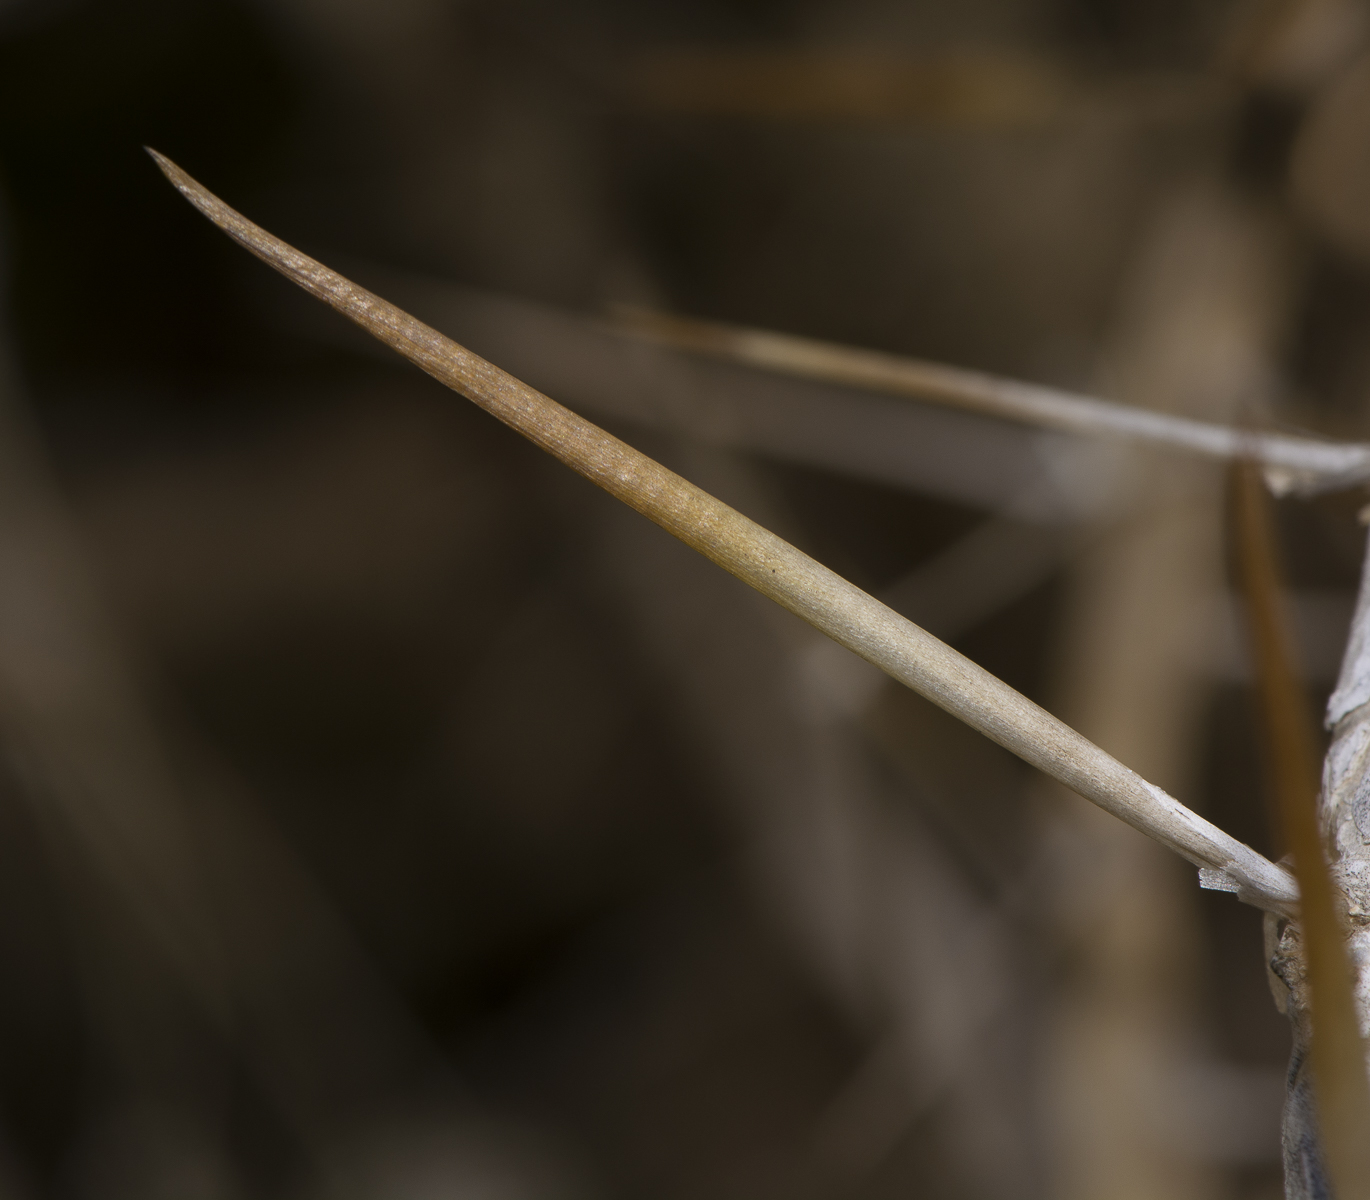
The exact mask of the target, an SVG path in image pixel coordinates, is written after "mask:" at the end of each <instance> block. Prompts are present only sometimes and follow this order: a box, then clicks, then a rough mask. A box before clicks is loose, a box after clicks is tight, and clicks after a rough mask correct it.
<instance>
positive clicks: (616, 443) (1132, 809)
mask: <svg viewBox="0 0 1370 1200" xmlns="http://www.w3.org/2000/svg"><path fill="white" fill-rule="evenodd" d="M151 153H152V154H153V156H154V157H155V158H156V160H157V163H158V165H159V166H160V167H161V168H162V170H163V172H164V173H165V174H166V176H167V178H168V179H170V180H171V182H172V183H173V184H174V185H175V186H176V187H177V188H178V189H179V190H180V192H181V193H182V195H184V196H185V197H186V199H188V200H189V201H190V202H191V203H192V204H193V205H195V207H196V208H198V209H199V210H200V211H201V212H202V213H203V214H204V215H205V216H206V217H208V218H209V219H210V220H211V221H213V222H214V223H215V224H216V225H218V226H219V228H220V229H222V230H223V231H224V232H225V233H227V234H228V235H229V236H230V237H232V238H233V239H234V240H235V241H237V242H238V243H239V244H240V245H242V246H243V247H244V248H245V249H247V250H249V251H251V252H252V253H253V254H255V255H256V256H257V257H258V258H260V259H262V260H263V261H264V262H266V263H268V264H270V265H271V266H273V267H275V268H276V269H277V270H278V271H280V272H281V273H282V274H284V275H286V276H287V277H288V278H290V279H292V280H293V281H294V282H296V283H297V284H299V285H300V286H301V287H302V288H304V289H305V290H306V291H308V292H309V293H311V294H312V295H314V296H316V297H317V298H319V299H320V300H323V301H324V302H325V303H327V304H329V305H331V306H332V307H333V308H335V309H337V310H338V311H339V312H341V313H343V314H344V315H346V316H347V317H349V318H351V319H352V320H353V321H355V322H357V323H358V324H359V325H361V326H362V327H363V328H364V329H366V330H368V331H369V332H370V333H372V334H374V335H375V336H376V337H378V338H380V339H381V341H383V342H385V343H386V344H387V345H389V346H391V347H392V348H393V349H395V350H397V351H398V352H399V353H400V354H402V355H404V356H405V357H406V358H408V359H409V360H410V361H411V362H413V363H414V364H416V365H417V366H419V367H421V368H422V369H423V370H424V371H426V372H428V374H430V375H432V376H433V377H434V378H435V379H438V380H439V381H441V382H442V383H444V384H446V385H447V386H448V387H450V388H452V389H453V390H455V391H457V392H460V393H461V394H462V395H464V396H466V397H467V398H468V399H470V400H472V401H474V402H475V403H476V404H478V405H479V406H480V407H481V408H483V409H485V410H486V411H487V412H489V413H491V414H492V415H493V416H495V417H498V418H499V419H500V420H501V421H503V422H504V423H505V424H507V425H509V426H511V427H512V428H514V429H516V430H518V431H519V432H520V433H522V434H523V435H524V436H525V437H527V438H529V439H530V440H531V441H533V442H534V443H536V444H537V445H538V446H541V447H542V448H543V449H544V450H546V451H547V452H548V453H549V454H551V455H553V456H554V457H555V458H557V459H559V460H560V461H562V462H563V463H565V464H566V465H567V466H569V467H571V468H573V469H574V470H576V471H577V472H579V473H580V474H581V475H583V476H585V477H586V478H587V479H589V480H591V481H592V482H593V483H596V484H598V485H599V486H600V487H602V488H604V490H605V491H607V492H609V493H610V494H611V495H613V496H615V497H617V498H618V499H619V500H622V501H623V502H624V503H625V504H627V505H628V506H629V507H631V508H633V509H635V510H637V511H638V512H640V513H641V514H642V515H643V516H645V517H647V518H649V519H650V520H652V521H654V522H655V523H656V524H658V525H660V526H661V527H662V528H663V529H665V530H667V531H668V532H669V533H671V534H673V535H674V536H676V537H677V538H679V539H680V540H681V541H683V542H684V543H685V544H686V545H688V546H691V547H692V548H693V549H695V550H697V551H699V552H700V553H701V554H703V555H705V556H706V557H707V558H709V559H711V560H712V561H713V562H715V563H717V564H718V565H719V566H721V567H723V568H724V569H725V570H727V571H729V572H730V573H732V574H733V575H735V576H737V578H739V579H741V580H742V581H743V582H744V583H747V584H749V585H750V586H751V587H754V588H755V589H756V590H757V591H759V592H761V593H762V594H763V595H764V596H767V597H769V598H770V599H772V600H774V601H775V602H776V603H777V604H780V605H781V606H783V607H784V608H786V609H788V610H789V611H790V612H793V613H795V614H796V615H797V616H799V617H801V618H802V619H804V620H805V621H808V622H809V623H810V624H811V625H813V626H814V627H815V628H816V629H818V630H820V631H821V632H822V633H825V634H827V636H829V637H831V638H832V639H833V640H834V641H836V642H838V643H840V644H841V645H843V646H845V647H847V648H848V649H849V650H852V651H854V652H855V653H857V654H859V655H860V656H861V657H862V658H864V659H866V660H867V661H869V662H871V663H873V664H875V665H876V666H877V667H879V668H880V669H881V670H883V671H885V672H886V673H887V674H889V675H890V676H892V677H893V678H894V679H897V680H898V681H899V682H900V683H903V684H904V685H906V686H907V687H910V688H912V689H913V690H914V691H916V692H918V693H920V694H921V695H923V696H926V697H927V698H928V699H929V700H931V701H932V702H933V703H935V704H937V705H940V706H941V707H942V708H944V709H946V710H947V711H948V712H950V713H952V714H954V715H955V716H957V717H959V718H960V719H961V720H963V721H965V722H966V723H967V724H969V725H971V726H972V727H973V728H975V729H978V730H979V731H980V732H981V733H983V734H985V736H986V737H989V738H991V739H992V740H994V741H996V742H998V743H999V744H1000V745H1001V746H1004V747H1005V748H1006V749H1008V750H1010V751H1012V752H1013V753H1014V754H1017V755H1019V756H1020V757H1021V758H1023V759H1024V760H1026V761H1027V762H1029V763H1031V764H1032V765H1033V766H1036V767H1038V768H1039V769H1041V770H1042V771H1044V772H1046V773H1047V774H1049V775H1051V776H1052V777H1054V778H1055V779H1058V780H1060V781H1061V782H1062V783H1063V784H1065V785H1066V786H1067V787H1069V788H1071V789H1072V790H1074V791H1076V792H1078V793H1079V794H1080V795H1082V796H1084V797H1085V798H1086V799H1088V800H1091V801H1093V802H1094V803H1095V804H1097V805H1099V806H1100V807H1101V808H1104V809H1105V810H1107V811H1108V812H1111V813H1113V814H1114V815H1115V816H1117V817H1119V818H1121V819H1122V820H1124V821H1127V822H1128V823H1129V824H1131V825H1133V826H1135V827H1136V828H1137V829H1139V830H1141V831H1142V832H1143V833H1145V834H1147V835H1149V836H1150V837H1153V838H1155V839H1156V840H1157V841H1159V842H1161V843H1162V844H1164V845H1167V846H1169V847H1170V848H1171V849H1173V850H1175V851H1177V852H1178V853H1180V854H1182V855H1183V856H1184V857H1185V858H1187V859H1189V861H1190V862H1192V863H1195V864H1196V865H1198V866H1200V867H1201V868H1207V869H1208V870H1210V871H1216V872H1220V873H1221V874H1220V876H1219V878H1220V879H1225V880H1230V881H1231V882H1230V890H1235V891H1237V892H1238V893H1239V894H1240V895H1241V896H1242V897H1243V898H1244V899H1246V900H1248V901H1250V902H1251V903H1253V904H1258V905H1260V906H1262V907H1265V908H1268V909H1271V910H1274V911H1278V912H1282V913H1291V914H1292V912H1293V911H1294V910H1295V907H1296V905H1297V898H1298V890H1297V886H1296V885H1295V883H1294V880H1293V878H1292V877H1291V876H1290V875H1289V873H1288V872H1287V871H1285V870H1284V869H1283V868H1282V867H1278V866H1276V865H1275V864H1274V863H1272V862H1270V861H1269V860H1268V859H1266V858H1263V857H1262V856H1261V855H1259V854H1257V853H1256V852H1255V851H1254V850H1252V849H1251V848H1250V847H1249V846H1245V845H1243V844H1242V843H1241V842H1238V841H1237V840H1236V839H1235V838H1232V837H1230V836H1229V835H1227V834H1226V833H1224V832H1223V831H1222V830H1220V829H1218V828H1217V827H1216V826H1214V825H1212V824H1210V823H1209V822H1207V821H1205V820H1203V818H1201V817H1199V816H1197V815H1196V814H1195V813H1192V812H1190V810H1189V809H1187V808H1185V807H1184V806H1183V805H1182V804H1180V803H1178V802H1177V801H1176V800H1174V799H1173V798H1172V797H1170V796H1168V795H1167V794H1166V793H1165V792H1163V791H1161V789H1160V788H1157V787H1155V786H1153V785H1152V784H1149V783H1147V782H1146V781H1145V780H1144V779H1142V778H1141V777H1140V776H1138V775H1137V774H1136V773H1135V772H1133V771H1131V770H1129V769H1128V768H1127V767H1125V766H1123V765H1122V764H1121V763H1120V762H1118V761H1117V760H1116V759H1115V758H1113V757H1112V756H1111V755H1109V754H1106V753H1105V752H1104V751H1103V750H1101V749H1100V748H1099V747H1098V746H1095V745H1094V744H1093V743H1092V742H1090V741H1089V740H1088V739H1086V738H1084V737H1082V736H1081V735H1080V734H1078V733H1076V732H1075V731H1074V730H1073V729H1071V728H1070V727H1069V726H1067V725H1066V724H1064V723H1063V722H1062V721H1059V720H1057V719H1056V718H1055V717H1053V716H1052V715H1051V714H1050V713H1048V712H1046V711H1045V710H1044V709H1042V708H1040V707H1039V706H1037V705H1036V704H1033V703H1032V702H1031V701H1030V700H1028V699H1027V698H1026V697H1024V696H1022V695H1020V694H1019V693H1018V692H1016V691H1014V690H1013V689H1012V688H1011V687H1009V686H1008V685H1007V684H1005V683H1003V682H1002V681H1001V680H999V679H996V678H995V677H994V676H993V675H991V674H989V672H987V671H985V670H983V669H982V668H980V667H978V666H976V664H975V663H973V662H971V661H970V660H969V659H967V658H966V657H964V656H963V655H961V654H958V653H957V652H956V651H955V650H953V649H951V647H949V646H947V645H945V644H944V643H942V642H940V641H938V640H937V639H936V638H935V637H933V636H932V635H931V634H929V633H927V632H926V631H925V630H922V629H920V628H919V627H918V626H917V625H914V624H913V623H912V622H910V621H908V620H906V619H905V618H903V617H901V616H900V615H899V614H898V613H896V612H894V611H893V610H892V609H890V608H887V607H886V606H885V605H883V604H881V603H880V602H879V601H878V600H876V599H875V598H874V597H872V596H869V595H867V594H866V593H865V592H863V591H861V589H860V588H858V587H855V586H854V585H853V584H851V583H848V582H847V581H846V580H845V579H843V578H842V577H841V576H840V575H837V574H835V573H834V572H832V571H830V570H828V569H827V568H826V567H824V566H822V565H821V564H820V563H817V562H815V561H814V560H813V559H811V558H809V557H808V556H807V555H806V554H803V553H802V552H800V551H799V550H797V549H795V548H794V547H793V546H791V545H790V544H789V543H787V542H785V541H783V540H782V539H780V538H778V537H776V536H775V535H774V534H772V533H771V532H769V531H768V530H766V529H763V528H762V527H761V526H760V525H757V524H756V523H755V522H754V521H751V520H749V519H748V518H746V517H744V516H743V515H742V514H741V513H739V512H736V511H735V510H734V509H731V508H729V507H728V506H727V505H726V504H723V503H722V502H721V501H719V500H716V499H715V498H714V497H712V496H710V495H709V494H708V493H707V492H704V491H701V490H700V489H699V488H697V487H695V486H694V485H693V484H691V483H689V482H687V481H686V480H684V479H682V478H681V477H680V476H678V475H676V474H674V473H673V472H671V471H668V470H667V469H666V468H665V467H663V466H661V465H660V464H659V463H657V462H654V461H653V460H652V459H650V458H648V457H647V456H646V455H644V454H641V453H639V452H638V451H637V450H634V449H633V448H632V447H631V446H629V445H627V444H626V443H624V442H622V441H620V440H619V439H618V438H615V437H613V436H612V435H610V434H608V433H605V432H604V430H602V429H600V428H599V427H598V426H596V425H593V424H592V423H591V422H589V421H587V420H585V419H584V418H582V417H579V416H577V415H576V414H575V413H573V412H571V411H569V410H568V409H566V408H563V407H562V406H561V405H560V404H557V403H556V402H555V401H553V400H550V399H548V398H547V397H546V396H544V395H542V394H541V393H540V392H537V391H535V390H534V389H533V388H531V387H529V386H528V385H527V384H524V383H521V382H520V381H519V380H517V379H515V378H514V377H513V376H511V375H509V374H507V373H506V372H504V371H501V370H500V369H499V368H498V367H496V366H493V365H492V364H491V363H488V362H486V361H485V360H484V359H481V358H479V357H477V356H476V355H474V354H472V353H471V352H470V351H469V350H466V349H464V348H463V347H461V346H459V345H457V344H456V343H455V342H453V341H452V340H451V339H449V338H446V337H444V336H443V335H442V334H440V333H438V332H437V331H436V330H434V329H431V328H429V327H428V326H427V325H424V324H423V323H422V322H420V321H418V320H416V319H415V318H413V317H411V316H410V315H409V314H407V313H405V312H403V311H401V310H400V309H398V308H396V307H395V306H394V305H393V304H391V303H389V302H388V301H386V300H382V299H381V298H380V297H379V296H376V295H373V294H372V293H370V292H368V291H366V290H365V289H363V288H360V287H358V286H357V285H356V284H354V283H351V282H350V281H348V280H347V279H344V278H343V277H342V276H340V275H338V274H337V273H336V272H333V271H330V270H329V269H328V268H327V267H325V266H323V265H322V264H321V263H318V262H316V261H315V260H314V259H312V258H309V257H308V256H306V255H304V254H301V253H300V252H299V251H298V250H295V249H294V248H292V247H291V246H288V245H286V244H285V243H284V242H282V241H281V240H280V239H279V238H276V237H273V236H272V235H271V234H269V233H267V232H266V231H265V230H264V229H261V228H260V227H258V226H256V225H254V224H252V222H250V221H248V220H247V219H246V218H244V217H243V216H242V215H241V214H239V213H237V212H235V211H234V210H233V209H231V208H229V207H228V206H227V205H226V204H224V203H223V201H221V200H220V199H218V197H216V196H214V195H213V194H212V193H210V192H208V191H206V190H205V189H204V188H203V187H201V186H200V184H198V183H196V182H195V180H193V179H191V178H190V177H189V176H188V175H186V173H185V172H184V171H182V170H181V169H180V168H179V167H177V166H176V165H175V164H174V163H172V162H170V161H169V160H167V159H166V158H164V157H163V156H161V155H159V154H157V153H156V152H155V151H151Z"/></svg>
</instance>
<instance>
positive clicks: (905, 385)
mask: <svg viewBox="0 0 1370 1200" xmlns="http://www.w3.org/2000/svg"><path fill="white" fill-rule="evenodd" d="M618 315H619V317H620V322H621V327H622V328H623V329H625V330H627V331H629V332H632V333H634V334H636V335H638V336H641V337H644V338H647V339H650V340H652V341H656V342H660V343H664V344H666V345H669V346H675V347H678V348H682V349H687V350H694V351H697V352H699V353H703V354H710V355H714V356H716V357H720V358H726V359H729V360H732V361H735V362H742V363H747V364H749V365H751V366H754V367H760V368H763V369H765V370H768V371H777V372H782V373H784V374H788V375H795V376H799V377H801V378H806V379H822V380H825V381H827V382H829V383H840V384H846V385H848V386H852V387H860V388H866V389H869V390H871V391H877V392H887V393H893V394H896V395H903V396H912V397H916V398H918V399H920V400H931V401H933V402H935V403H938V404H945V405H948V406H950V407H954V408H962V409H967V410H969V411H971V412H979V413H986V414H988V415H990V416H996V417H1005V418H1008V419H1009V420H1013V421H1022V422H1026V423H1028V424H1032V425H1039V426H1043V427H1045V428H1048V429H1058V430H1062V431H1064V432H1067V433H1075V434H1082V435H1086V436H1092V437H1104V436H1106V437H1122V438H1130V439H1134V440H1137V441H1142V442H1151V443H1154V444H1156V445H1161V446H1168V447H1170V448H1172V449H1179V450H1187V451H1190V452H1193V453H1196V454H1202V455H1206V456H1208V457H1211V458H1219V459H1238V458H1243V457H1248V458H1250V457H1254V458H1256V459H1257V460H1259V461H1260V462H1261V464H1262V465H1263V466H1264V467H1265V468H1266V472H1267V476H1268V478H1269V481H1270V483H1271V485H1272V486H1273V487H1275V489H1276V490H1277V491H1281V492H1284V491H1292V492H1297V493H1299V494H1301V495H1311V494H1316V493H1318V492H1322V491H1328V490H1331V489H1333V488H1337V487H1343V486H1347V485H1349V484H1351V483H1356V482H1359V481H1361V480H1363V479H1367V478H1370V446H1367V445H1361V444H1354V443H1335V442H1320V441H1314V440H1313V439H1311V438H1299V437H1288V436H1285V435H1281V434H1270V433H1251V432H1245V431H1242V430H1239V429H1233V428H1231V427H1229V426H1226V425H1217V424H1213V423H1210V422H1207V421H1196V420H1193V419H1191V418H1188V417H1180V416H1174V415H1172V414H1169V413H1161V412H1153V411H1151V410H1149V409H1144V408H1134V407H1132V406H1130V405H1126V404H1113V403H1109V402H1108V401H1105V400H1096V399H1093V398H1091V397H1088V396H1077V395H1074V394H1072V393H1070V392H1063V391H1058V390H1057V389H1055V388H1047V387H1039V386H1038V385H1036V384H1031V383H1022V382H1019V381H1018V380H1014V379H1003V378H999V377H997V376H994V375H985V374H981V373H980V372H978V371H967V370H964V369H962V368H960V367H948V366H944V365H942V364H940V363H930V362H921V361H919V360H917V359H910V358H900V357H897V356H895V355H892V354H882V353H879V352H877V351H874V350H858V349H854V348H852V347H849V346H839V345H835V344H833V343H830V342H819V341H813V340H810V339H808V338H800V337H793V336H791V335H788V334H781V333H771V332H768V331H765V330H759V329H743V328H738V327H735V326H730V325H722V324H718V323H715V322H712V321H697V320H692V319H688V318H683V317H675V316H668V315H665V314H660V313H650V312H645V311H642V310H639V309H620V310H618Z"/></svg>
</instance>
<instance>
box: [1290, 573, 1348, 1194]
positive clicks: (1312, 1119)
mask: <svg viewBox="0 0 1370 1200" xmlns="http://www.w3.org/2000/svg"><path fill="white" fill-rule="evenodd" d="M1326 721H1327V727H1328V729H1329V730H1331V732H1332V743H1331V746H1330V747H1329V748H1328V751H1327V757H1326V759H1325V761H1324V763H1323V777H1322V793H1321V796H1320V798H1319V807H1318V818H1319V821H1318V823H1319V828H1320V830H1321V832H1322V835H1323V838H1324V840H1325V843H1326V845H1327V847H1328V849H1329V851H1330V853H1329V858H1330V863H1331V868H1332V878H1333V882H1334V883H1335V884H1336V885H1337V888H1338V891H1339V892H1340V894H1341V897H1342V899H1343V901H1344V903H1345V906H1346V916H1347V918H1348V923H1349V932H1350V939H1351V940H1350V949H1351V956H1352V962H1353V965H1354V970H1355V999H1356V1010H1357V1016H1358V1017H1359V1021H1360V1032H1361V1036H1362V1037H1366V1036H1367V1035H1370V551H1367V556H1366V560H1365V566H1364V568H1363V573H1362V577H1361V586H1360V594H1359V596H1358V598H1357V602H1356V615H1355V619H1354V621H1353V623H1352V627H1351V637H1350V641H1349V642H1348V644H1347V648H1346V657H1345V658H1344V660H1343V662H1342V670H1341V675H1340V677H1339V679H1338V681H1337V687H1336V690H1335V691H1334V692H1333V693H1332V696H1331V698H1330V699H1329V700H1328V704H1327V716H1326ZM1266 951H1267V956H1268V960H1269V965H1270V984H1271V990H1272V991H1273V992H1274V994H1275V1002H1276V1004H1277V1005H1278V1007H1279V1008H1280V1011H1282V1012H1284V1013H1286V1014H1287V1015H1288V1017H1289V1020H1290V1024H1291V1025H1292V1027H1293V1032H1294V1047H1293V1051H1292V1053H1291V1056H1290V1062H1289V1076H1288V1092H1287V1097H1286V1104H1285V1118H1284V1134H1283V1141H1284V1147H1283V1149H1284V1166H1285V1195H1286V1197H1287V1198H1288V1200H1328V1198H1329V1197H1331V1195H1332V1192H1331V1189H1330V1184H1329V1183H1328V1179H1327V1168H1326V1165H1325V1163H1324V1162H1323V1158H1322V1155H1321V1153H1320V1150H1319V1146H1318V1133H1317V1130H1318V1122H1317V1115H1316V1111H1315V1104H1314V1094H1313V1085H1312V1078H1311V1073H1310V1070H1309V1046H1310V1037H1311V1033H1312V1020H1311V1016H1310V1003H1309V999H1310V998H1309V989H1308V975H1307V965H1306V963H1305V959H1304V950H1303V939H1302V936H1301V931H1300V929H1299V926H1298V923H1297V922H1296V921H1293V920H1288V919H1286V918H1282V917H1274V916H1272V915H1270V914H1267V918H1266ZM1367 1066H1368V1068H1370V1064H1367Z"/></svg>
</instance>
